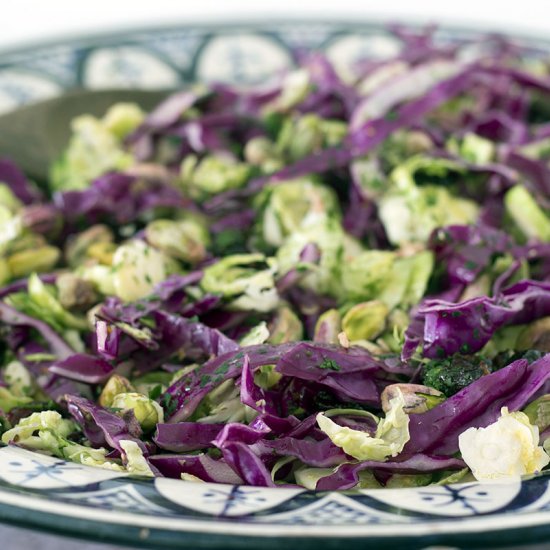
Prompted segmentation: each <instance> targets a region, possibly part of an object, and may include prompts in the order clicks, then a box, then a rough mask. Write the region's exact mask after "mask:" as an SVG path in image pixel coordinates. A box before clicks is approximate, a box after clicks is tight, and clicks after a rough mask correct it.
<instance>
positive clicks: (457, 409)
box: [403, 355, 550, 456]
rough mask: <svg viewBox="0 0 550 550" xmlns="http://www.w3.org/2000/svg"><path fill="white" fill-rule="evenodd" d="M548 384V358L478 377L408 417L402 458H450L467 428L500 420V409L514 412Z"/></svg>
mask: <svg viewBox="0 0 550 550" xmlns="http://www.w3.org/2000/svg"><path fill="white" fill-rule="evenodd" d="M548 380H550V355H545V356H544V357H541V358H540V359H539V360H537V361H535V362H533V363H531V364H530V365H529V364H528V362H527V361H526V360H525V359H519V360H518V361H514V362H513V363H511V364H510V365H508V366H507V367H505V368H503V369H501V370H499V371H496V372H493V373H491V374H488V375H485V376H482V377H481V378H479V379H477V380H476V381H474V382H472V383H471V384H470V385H469V386H467V387H465V388H464V389H462V390H461V391H459V392H458V393H456V394H455V395H453V396H452V397H450V398H449V399H446V400H445V401H443V403H441V404H439V405H437V406H436V407H434V408H433V409H430V410H429V411H427V412H425V413H422V414H411V415H410V416H409V418H410V423H409V431H410V435H411V439H410V441H409V442H408V443H407V444H406V446H405V448H404V449H403V456H412V455H415V454H417V453H437V454H444V455H450V454H453V453H455V452H457V451H458V436H459V435H460V434H461V433H462V432H464V431H465V430H466V429H468V428H470V427H477V428H484V427H486V426H488V425H489V424H491V423H493V422H495V421H496V420H497V419H498V418H499V417H500V409H501V407H508V408H509V410H510V411H517V410H520V409H522V408H523V407H525V405H527V403H529V402H530V400H531V399H532V398H533V397H534V396H535V395H536V394H537V392H538V391H539V390H540V389H541V388H544V386H545V384H546V383H547V382H548Z"/></svg>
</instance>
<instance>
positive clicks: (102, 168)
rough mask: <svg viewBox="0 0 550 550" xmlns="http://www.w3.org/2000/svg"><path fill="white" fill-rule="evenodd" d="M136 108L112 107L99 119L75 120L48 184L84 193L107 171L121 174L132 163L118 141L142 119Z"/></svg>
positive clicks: (62, 189) (117, 105) (123, 105)
mask: <svg viewBox="0 0 550 550" xmlns="http://www.w3.org/2000/svg"><path fill="white" fill-rule="evenodd" d="M144 116H145V115H144V113H143V112H142V111H141V110H140V109H139V107H138V106H137V105H134V104H127V103H120V104H116V105H113V107H111V108H110V109H109V110H108V111H107V113H106V114H105V116H104V117H103V118H102V119H98V118H95V117H93V116H91V115H81V116H79V117H76V118H75V119H74V120H73V123H72V137H71V141H70V142H69V146H68V148H67V150H66V151H65V155H64V156H63V158H62V159H60V160H59V161H58V162H57V163H56V164H54V166H53V168H52V172H51V183H52V186H53V187H54V189H57V190H59V191H67V190H74V189H76V190H78V189H86V187H88V186H89V185H90V183H91V182H92V181H93V180H94V179H95V178H97V177H99V176H101V175H102V174H105V173H106V172H108V171H110V170H124V169H125V168H129V167H130V166H132V164H133V163H134V159H133V157H132V155H131V154H130V153H128V152H126V151H124V150H123V148H122V140H123V139H124V137H126V135H128V134H129V133H130V132H131V131H133V130H134V129H135V128H137V127H138V126H139V125H140V124H141V122H142V121H143V119H144Z"/></svg>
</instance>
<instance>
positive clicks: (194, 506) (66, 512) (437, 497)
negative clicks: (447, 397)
mask: <svg viewBox="0 0 550 550" xmlns="http://www.w3.org/2000/svg"><path fill="white" fill-rule="evenodd" d="M0 478H1V481H0V516H1V511H2V506H3V505H8V506H10V505H11V506H16V507H21V506H24V507H25V508H26V509H27V510H32V511H33V512H32V513H33V514H34V513H35V512H37V513H50V514H59V515H60V516H61V517H62V518H64V521H65V520H67V519H68V518H74V519H75V520H79V521H82V520H83V519H87V520H88V521H94V520H97V518H98V517H101V518H102V519H101V520H102V521H104V522H107V523H109V524H114V525H115V526H119V527H120V526H124V525H127V524H132V525H137V526H140V527H141V529H142V530H143V529H145V530H146V532H147V533H151V532H153V531H151V530H155V529H163V528H166V526H167V522H169V523H168V524H169V526H170V527H169V528H170V530H171V531H176V532H177V531H180V532H181V531H183V532H189V530H191V531H193V530H197V529H203V530H204V531H206V532H211V531H212V529H216V530H219V529H222V532H224V533H226V534H229V535H232V534H235V533H237V534H239V535H240V536H262V535H263V534H268V533H273V532H275V533H277V535H278V536H279V537H285V536H298V537H300V536H304V535H306V536H308V537H313V539H315V540H317V543H318V544H317V545H319V544H321V545H322V542H323V540H325V539H327V538H329V537H330V538H334V537H341V538H348V537H350V536H359V537H377V538H382V539H384V538H388V539H392V537H394V536H395V534H396V529H398V530H401V529H406V531H407V532H411V531H412V530H416V531H419V532H420V533H421V534H422V535H423V536H424V537H426V536H428V537H429V536H430V535H432V534H434V533H438V534H439V535H438V536H440V535H441V533H445V531H446V530H448V531H449V532H450V533H451V534H452V533H453V532H455V531H456V530H457V528H458V529H460V530H461V531H464V530H465V528H466V529H467V527H468V526H470V525H471V526H474V527H476V526H477V528H479V524H476V523H464V522H463V521H462V522H457V521H456V520H463V519H464V518H475V519H476V521H477V522H480V521H481V527H482V528H483V527H484V526H485V525H486V526H487V529H491V528H493V529H494V527H495V525H494V522H495V520H496V521H497V524H496V525H497V526H498V529H500V530H501V529H503V528H505V527H506V528H513V527H514V526H515V525H516V524H518V525H522V524H523V523H524V522H525V520H527V521H528V523H530V522H529V520H530V519H533V518H534V519H535V520H536V521H537V522H539V523H541V524H542V525H545V524H548V523H550V477H548V476H542V477H538V478H534V479H531V480H529V481H527V482H523V483H519V482H518V483H511V484H488V485H482V484H479V483H463V484H457V485H453V486H432V487H419V488H411V489H388V490H384V489H381V490H356V491H346V492H340V493H338V492H332V493H331V492H328V493H327V492H324V493H316V492H312V491H306V490H304V489H300V488H295V489H294V488H281V489H276V488H275V489H274V488H261V487H248V486H231V485H223V484H212V483H201V482H191V481H179V480H175V479H167V478H157V479H149V478H139V479H137V478H131V477H129V476H127V475H124V474H120V473H118V472H111V471H108V470H103V469H98V468H91V467H87V466H82V465H78V464H72V463H66V462H64V461H61V460H59V459H56V458H53V457H50V456H44V455H41V454H38V453H33V452H30V451H25V450H22V449H18V448H16V447H3V448H1V449H0ZM97 514H100V516H98V515H97ZM537 524H538V523H535V525H537ZM224 528H225V531H223V530H224ZM274 529H275V531H273V530H274ZM402 532H405V531H402ZM88 535H89V533H88ZM313 539H312V540H313ZM268 540H270V539H268ZM151 542H153V541H151ZM310 542H311V541H310Z"/></svg>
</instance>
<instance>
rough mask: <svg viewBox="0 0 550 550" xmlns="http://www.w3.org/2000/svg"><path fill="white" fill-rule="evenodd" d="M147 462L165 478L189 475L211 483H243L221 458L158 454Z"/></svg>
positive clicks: (201, 455) (178, 477)
mask: <svg viewBox="0 0 550 550" xmlns="http://www.w3.org/2000/svg"><path fill="white" fill-rule="evenodd" d="M148 460H149V464H150V465H152V466H154V467H155V468H156V469H157V470H158V471H159V472H160V473H161V474H162V475H163V476H165V477H171V478H175V479H181V474H190V475H193V476H196V477H198V478H199V479H202V480H203V481H208V482H212V483H227V484H230V485H242V484H243V483H244V480H243V479H242V478H241V477H240V476H239V475H238V474H237V473H235V471H234V470H233V468H231V467H230V466H229V465H228V464H227V462H226V461H225V460H224V459H223V458H221V459H217V460H216V459H214V458H211V457H210V456H208V455H206V454H199V455H181V454H177V455H173V454H159V455H153V456H150V457H149V459H148Z"/></svg>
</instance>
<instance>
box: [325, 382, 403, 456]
mask: <svg viewBox="0 0 550 550" xmlns="http://www.w3.org/2000/svg"><path fill="white" fill-rule="evenodd" d="M404 407H405V399H404V397H403V394H402V393H401V392H398V395H397V396H396V397H395V398H393V399H391V400H390V409H389V410H388V412H387V413H386V417H385V418H383V419H382V420H380V422H379V423H378V427H377V429H376V433H375V435H374V437H371V436H370V435H369V434H367V433H366V432H361V431H359V430H353V429H351V428H348V427H347V426H346V427H342V426H339V425H338V424H336V423H335V422H334V421H332V420H331V419H330V418H328V417H327V416H325V415H324V414H323V413H320V414H318V415H317V424H318V425H319V428H321V430H322V431H323V432H325V433H326V434H327V435H328V436H329V438H330V439H331V441H332V442H333V443H334V444H335V445H336V446H337V447H340V448H341V449H342V450H343V451H344V452H345V453H346V454H348V455H350V456H352V457H353V458H355V459H357V460H361V461H362V460H372V461H376V462H383V461H385V460H386V459H387V458H388V457H390V456H391V457H395V456H397V455H398V454H399V453H400V452H401V451H402V450H403V447H404V446H405V444H406V443H407V441H409V439H410V434H409V417H408V415H407V414H406V413H405V412H404V411H403V408H404Z"/></svg>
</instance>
